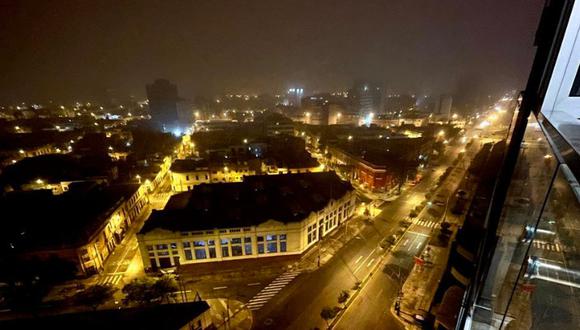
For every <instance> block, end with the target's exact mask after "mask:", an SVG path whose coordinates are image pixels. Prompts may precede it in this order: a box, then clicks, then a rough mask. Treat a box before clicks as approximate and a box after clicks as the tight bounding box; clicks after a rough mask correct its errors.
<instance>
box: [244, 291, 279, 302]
mask: <svg viewBox="0 0 580 330" xmlns="http://www.w3.org/2000/svg"><path fill="white" fill-rule="evenodd" d="M275 295H276V293H271V294H267V295H264V296H261V297H258V298H252V300H250V303H255V302H258V301H264V300H265V301H268V300H270V298H272V297H274V296H275Z"/></svg>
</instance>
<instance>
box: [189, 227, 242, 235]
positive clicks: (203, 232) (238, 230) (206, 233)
mask: <svg viewBox="0 0 580 330" xmlns="http://www.w3.org/2000/svg"><path fill="white" fill-rule="evenodd" d="M251 230H252V228H250V227H245V228H232V229H220V230H219V233H220V234H227V233H240V232H242V231H244V232H247V231H251ZM204 234H205V235H213V234H214V231H213V230H206V231H194V232H188V231H182V232H181V236H198V235H204Z"/></svg>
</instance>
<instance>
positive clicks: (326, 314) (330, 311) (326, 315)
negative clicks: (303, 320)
mask: <svg viewBox="0 0 580 330" xmlns="http://www.w3.org/2000/svg"><path fill="white" fill-rule="evenodd" d="M337 313H338V311H337V309H336V308H335V307H324V308H323V309H322V311H320V317H322V319H323V320H324V321H326V327H329V326H330V322H329V321H330V320H332V319H333V318H335V317H336V314H337Z"/></svg>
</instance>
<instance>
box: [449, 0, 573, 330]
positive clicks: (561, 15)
mask: <svg viewBox="0 0 580 330" xmlns="http://www.w3.org/2000/svg"><path fill="white" fill-rule="evenodd" d="M573 5H574V1H564V0H562V1H548V2H546V5H545V8H544V11H543V13H542V18H541V20H540V24H539V27H538V31H537V34H536V46H537V52H536V56H535V58H534V63H533V65H532V70H531V72H530V76H529V79H528V83H527V85H526V90H525V92H524V98H523V100H522V105H521V107H520V109H519V113H518V116H517V119H516V122H515V126H514V128H513V132H511V135H508V137H507V140H508V141H510V143H509V148H508V151H507V153H506V158H505V161H504V166H503V168H502V170H501V171H500V174H499V179H498V180H497V184H496V188H495V189H494V196H493V201H492V205H491V206H490V208H489V212H488V215H487V217H486V228H485V229H486V233H485V234H484V236H485V237H484V240H483V244H482V246H481V249H480V251H479V258H478V263H477V271H476V275H475V276H474V278H473V280H472V282H471V283H470V285H469V286H468V287H467V290H466V292H465V295H464V298H463V301H462V306H461V310H460V311H459V315H458V321H457V325H456V328H457V329H472V328H473V329H487V328H496V327H497V326H498V325H496V327H493V326H492V324H489V327H482V326H483V324H474V323H473V316H474V315H475V314H474V311H475V310H476V308H478V307H480V306H479V305H478V303H479V298H480V295H481V293H482V290H483V287H484V285H485V283H486V282H487V281H488V278H487V275H488V272H489V267H490V263H491V261H492V260H491V259H492V258H493V256H494V252H495V250H496V246H495V244H496V243H497V242H496V239H497V237H496V234H497V229H498V227H499V225H500V224H499V220H500V218H501V215H502V212H503V208H504V202H505V201H506V198H507V192H508V189H509V187H510V185H511V178H512V176H513V172H514V171H515V167H516V161H517V159H518V158H519V155H520V148H521V144H522V141H523V139H524V132H525V129H526V127H527V125H528V123H527V121H528V117H529V115H530V114H531V113H534V114H538V113H539V112H540V109H541V105H542V101H543V99H544V97H545V93H546V90H547V88H548V84H549V82H550V79H551V77H552V72H553V68H554V65H555V62H556V58H557V56H558V52H559V49H560V46H561V41H562V38H563V35H564V32H565V30H566V27H567V26H568V18H569V17H570V13H571V12H572V8H573ZM530 244H531V243H530ZM482 307H483V309H486V307H485V306H482ZM489 311H491V310H489ZM502 321H505V320H503V318H502Z"/></svg>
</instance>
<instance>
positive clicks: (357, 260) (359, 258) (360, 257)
mask: <svg viewBox="0 0 580 330" xmlns="http://www.w3.org/2000/svg"><path fill="white" fill-rule="evenodd" d="M362 258H363V256H359V257H358V259H356V261H355V262H354V264H355V265H356V264H358V262H359V261H360V260H361V259H362Z"/></svg>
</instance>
